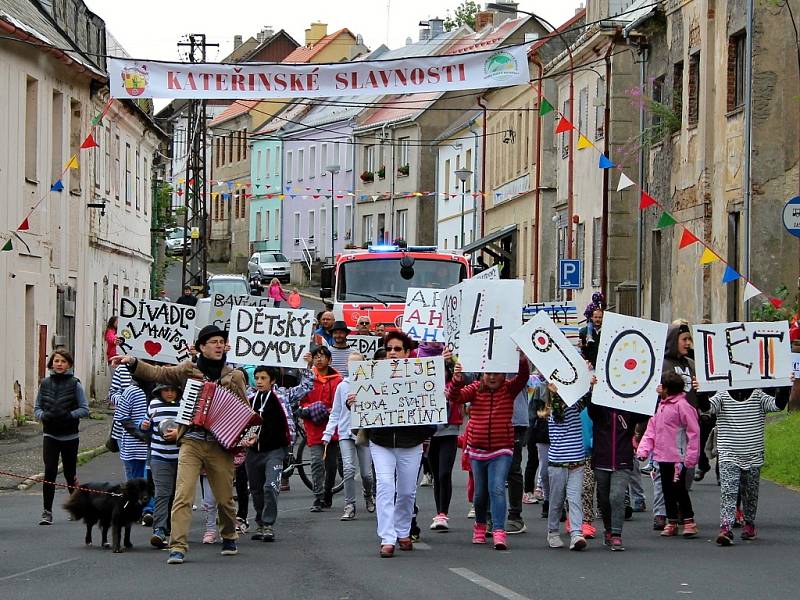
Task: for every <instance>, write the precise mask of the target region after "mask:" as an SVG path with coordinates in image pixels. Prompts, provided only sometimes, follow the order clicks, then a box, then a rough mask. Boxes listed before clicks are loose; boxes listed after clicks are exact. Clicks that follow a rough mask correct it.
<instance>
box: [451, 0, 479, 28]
mask: <svg viewBox="0 0 800 600" xmlns="http://www.w3.org/2000/svg"><path fill="white" fill-rule="evenodd" d="M479 10H480V6H478V3H477V2H475V1H474V0H464V1H463V2H462V3H461V4H459V5H458V6H457V7H456V8H455V10H454V11H453V14H452V15H451V14H450V10H449V9H448V11H447V17H445V20H444V30H445V31H451V30H453V29H455V28H457V27H461V26H462V25H469V26H470V27H471V28H472V29H475V15H477V14H478V11H479Z"/></svg>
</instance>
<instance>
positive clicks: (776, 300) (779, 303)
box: [769, 298, 783, 310]
mask: <svg viewBox="0 0 800 600" xmlns="http://www.w3.org/2000/svg"><path fill="white" fill-rule="evenodd" d="M769 301H770V302H771V303H772V306H774V307H775V309H776V310H777V309H779V308H780V307H781V306H783V300H781V299H780V298H770V299H769Z"/></svg>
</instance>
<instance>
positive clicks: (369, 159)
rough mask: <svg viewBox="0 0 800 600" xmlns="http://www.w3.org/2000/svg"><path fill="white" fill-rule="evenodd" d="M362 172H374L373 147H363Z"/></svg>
mask: <svg viewBox="0 0 800 600" xmlns="http://www.w3.org/2000/svg"><path fill="white" fill-rule="evenodd" d="M364 170H365V171H369V172H370V173H374V172H375V146H374V145H372V144H370V145H369V146H365V147H364Z"/></svg>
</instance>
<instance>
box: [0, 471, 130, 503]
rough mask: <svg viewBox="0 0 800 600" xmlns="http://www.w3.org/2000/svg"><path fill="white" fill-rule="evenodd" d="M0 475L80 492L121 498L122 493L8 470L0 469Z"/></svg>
mask: <svg viewBox="0 0 800 600" xmlns="http://www.w3.org/2000/svg"><path fill="white" fill-rule="evenodd" d="M0 475H4V476H6V477H13V478H15V479H22V480H23V481H34V482H36V483H49V484H50V485H54V486H56V487H61V488H68V489H72V490H81V491H82V492H89V493H91V494H106V495H108V496H116V497H117V498H122V494H118V493H117V492H107V491H105V490H94V489H92V488H87V487H83V486H80V485H67V484H65V483H57V482H55V481H46V480H44V479H38V478H37V477H28V476H27V475H18V474H17V473H10V472H8V471H0Z"/></svg>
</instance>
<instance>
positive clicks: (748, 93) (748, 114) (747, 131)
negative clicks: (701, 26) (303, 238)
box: [742, 0, 755, 321]
mask: <svg viewBox="0 0 800 600" xmlns="http://www.w3.org/2000/svg"><path fill="white" fill-rule="evenodd" d="M754 1H755V0H748V1H747V42H746V45H747V63H746V66H745V76H744V80H745V81H746V82H747V86H745V90H744V174H743V177H742V179H743V182H742V188H743V190H744V203H743V204H744V206H743V208H744V261H743V262H744V276H745V279H746V280H747V281H750V226H751V206H752V199H753V194H752V190H751V187H752V172H751V169H752V161H751V153H752V150H753V149H752V131H751V130H752V127H753V122H752V119H753V109H752V103H753V23H754V17H753V2H754ZM750 307H751V302H750V301H749V300H748V301H747V302H746V303H745V307H744V314H745V317H746V318H747V320H748V321H749V320H750Z"/></svg>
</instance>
